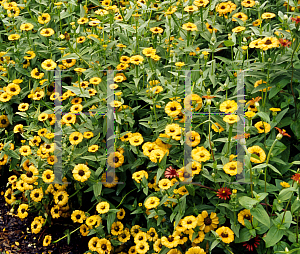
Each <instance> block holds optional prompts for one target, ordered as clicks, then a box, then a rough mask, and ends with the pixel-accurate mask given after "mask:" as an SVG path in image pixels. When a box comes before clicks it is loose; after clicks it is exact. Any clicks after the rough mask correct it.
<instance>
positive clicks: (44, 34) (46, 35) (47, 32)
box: [40, 28, 54, 37]
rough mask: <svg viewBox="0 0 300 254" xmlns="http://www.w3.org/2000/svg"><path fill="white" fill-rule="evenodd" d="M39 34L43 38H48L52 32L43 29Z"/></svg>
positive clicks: (50, 29)
mask: <svg viewBox="0 0 300 254" xmlns="http://www.w3.org/2000/svg"><path fill="white" fill-rule="evenodd" d="M40 34H41V35H42V36H45V37H50V36H51V35H53V34H54V30H53V29H52V28H44V29H42V30H41V31H40Z"/></svg>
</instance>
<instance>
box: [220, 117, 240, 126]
mask: <svg viewBox="0 0 300 254" xmlns="http://www.w3.org/2000/svg"><path fill="white" fill-rule="evenodd" d="M239 120H240V117H239V116H237V115H226V116H224V117H223V121H224V122H226V123H229V124H234V123H236V122H238V121H239Z"/></svg>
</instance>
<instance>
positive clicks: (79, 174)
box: [72, 164, 91, 182]
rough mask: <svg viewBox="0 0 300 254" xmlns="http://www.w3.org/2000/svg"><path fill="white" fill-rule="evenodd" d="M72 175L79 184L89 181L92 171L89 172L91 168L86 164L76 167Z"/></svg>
mask: <svg viewBox="0 0 300 254" xmlns="http://www.w3.org/2000/svg"><path fill="white" fill-rule="evenodd" d="M72 173H73V177H74V179H75V180H76V181H79V182H85V181H87V180H88V179H89V177H90V175H91V171H90V170H89V167H88V166H87V165H85V164H78V165H76V166H75V167H74V169H73V171H72Z"/></svg>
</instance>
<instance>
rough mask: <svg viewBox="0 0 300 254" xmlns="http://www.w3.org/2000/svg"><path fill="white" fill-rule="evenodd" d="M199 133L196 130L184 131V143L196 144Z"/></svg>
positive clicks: (198, 141)
mask: <svg viewBox="0 0 300 254" xmlns="http://www.w3.org/2000/svg"><path fill="white" fill-rule="evenodd" d="M200 140H201V138H200V134H199V133H198V132H196V131H191V132H188V133H186V144H187V145H188V146H192V147H194V146H197V145H198V144H199V143H200Z"/></svg>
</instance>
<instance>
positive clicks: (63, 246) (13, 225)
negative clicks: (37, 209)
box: [0, 187, 88, 254]
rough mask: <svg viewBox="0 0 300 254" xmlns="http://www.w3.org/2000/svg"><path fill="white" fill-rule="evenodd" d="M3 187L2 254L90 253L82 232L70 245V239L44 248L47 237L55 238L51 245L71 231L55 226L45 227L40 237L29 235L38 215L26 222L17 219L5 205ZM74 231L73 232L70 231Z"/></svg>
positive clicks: (0, 212)
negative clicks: (65, 232)
mask: <svg viewBox="0 0 300 254" xmlns="http://www.w3.org/2000/svg"><path fill="white" fill-rule="evenodd" d="M4 191H5V188H4V187H1V188H0V193H1V195H0V252H1V253H2V252H3V253H6V254H12V253H26V254H50V253H51V254H79V253H80V254H82V253H84V252H85V251H87V250H88V239H87V238H86V237H81V236H80V233H79V230H78V231H76V232H75V233H73V234H72V235H71V241H70V245H68V243H67V237H66V238H64V239H62V240H61V241H59V242H58V243H55V244H51V245H49V246H47V247H44V246H43V240H44V237H45V236H46V235H51V236H52V241H55V240H57V239H60V238H61V237H63V236H64V231H65V230H66V229H68V228H69V227H67V226H64V225H60V224H53V225H52V226H51V227H44V228H43V229H42V230H41V232H40V233H38V234H32V233H30V231H31V229H30V227H31V222H32V221H33V219H34V217H35V216H36V215H35V214H29V215H28V217H27V218H25V219H23V221H22V220H21V219H20V218H19V217H17V216H16V215H15V214H16V211H15V212H14V213H10V209H11V207H10V206H8V205H7V204H6V202H5V199H4V196H3V195H2V194H3V192H4ZM71 230H72V229H70V231H71Z"/></svg>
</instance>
